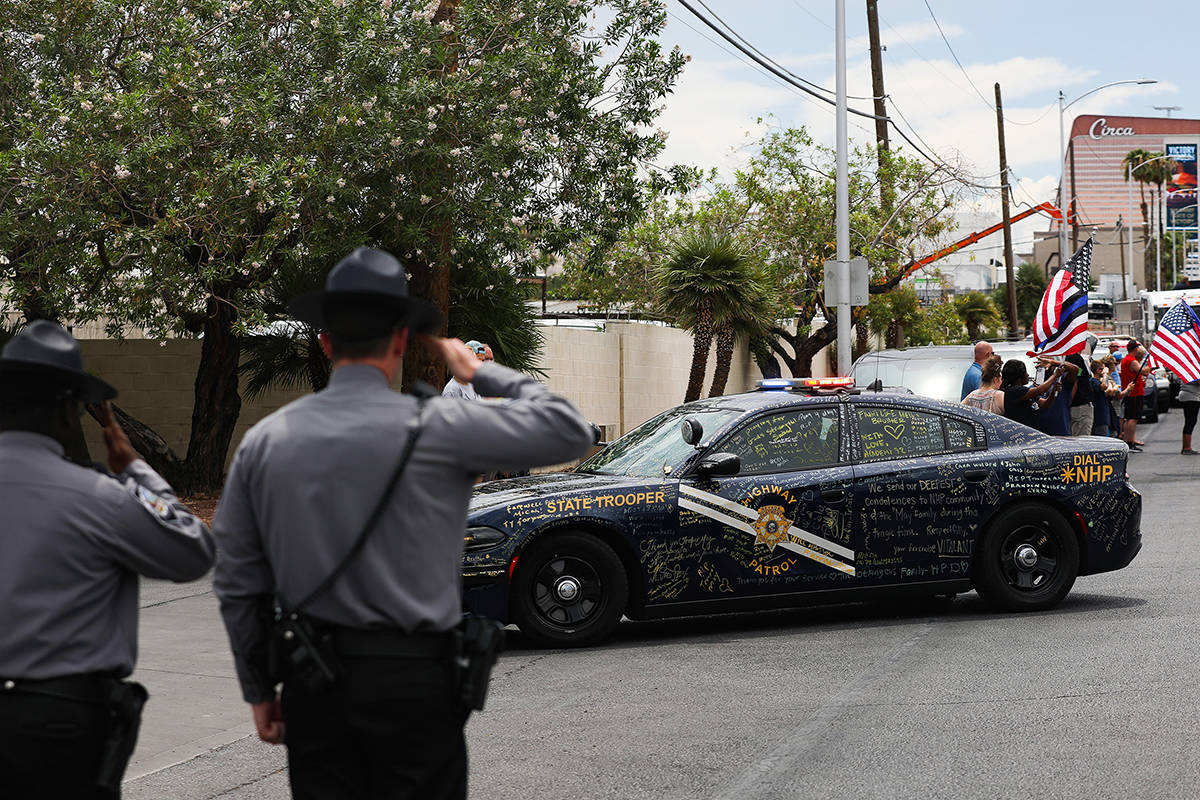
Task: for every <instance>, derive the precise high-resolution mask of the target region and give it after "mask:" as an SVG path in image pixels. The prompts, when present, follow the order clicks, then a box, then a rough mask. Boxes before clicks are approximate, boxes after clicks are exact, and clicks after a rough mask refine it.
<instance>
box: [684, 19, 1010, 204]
mask: <svg viewBox="0 0 1200 800" xmlns="http://www.w3.org/2000/svg"><path fill="white" fill-rule="evenodd" d="M697 2H701V0H697ZM679 4H680V5H682V6H683V7H684V8H686V9H687V10H688V11H690V12H691V13H692V15H693V16H695V17H696V18H697V19H699V20H700V21H701V22H703V23H704V24H705V25H706V26H707V27H708V28H710V29H711V30H712V31H713V32H715V33H716V34H717V35H718V36H720V37H721V38H722V39H724V40H725V41H727V42H728V43H729V44H731V45H733V46H734V47H735V48H737V49H738V50H739V51H740V52H741V53H743V54H744V55H746V56H747V57H748V58H750V59H751V60H752V61H754V62H755V63H756V64H758V65H759V66H760V67H762V68H763V69H765V70H767V71H768V72H770V73H771V74H772V75H774V76H775V77H776V78H778V79H779V80H781V81H784V82H786V83H789V84H791V85H792V86H794V87H796V88H797V89H799V90H800V91H802V92H804V93H805V94H807V95H809V96H811V97H814V98H816V99H817V100H820V101H821V102H823V103H826V104H828V105H831V106H832V105H836V102H835V101H834V100H832V99H830V98H828V97H825V96H824V95H821V94H818V93H817V92H815V91H814V90H812V89H810V88H809V87H808V86H805V85H804V84H802V83H799V82H798V81H796V80H794V79H793V78H792V77H789V76H788V75H787V74H786V73H784V72H781V71H780V70H779V69H777V68H776V67H775V66H772V64H771V63H769V62H768V61H766V60H764V59H763V58H760V57H759V56H758V55H756V54H755V53H754V52H752V51H751V50H750V49H749V48H748V47H747V46H745V45H743V44H741V42H739V41H737V40H735V39H734V38H733V37H732V36H730V34H728V33H726V32H725V31H723V30H721V28H719V27H717V25H716V24H715V23H714V22H713V21H712V20H710V19H709V18H708V17H706V16H705V15H704V14H702V13H700V12H699V11H698V10H696V8H695V7H694V6H693V5H692V4H691V3H689V2H688V0H679ZM706 8H707V6H706ZM846 110H847V111H848V112H849V113H851V114H854V115H856V116H859V117H864V118H866V119H871V120H883V121H884V122H887V123H888V124H889V125H891V126H892V129H893V130H894V131H895V132H896V133H897V135H899V136H900V138H901V139H903V140H904V141H905V142H907V143H908V145H909V147H911V148H912V149H913V150H914V151H916V152H917V153H918V154H920V155H921V157H922V158H924V159H925V160H926V161H928V162H929V163H931V164H933V165H934V166H935V167H938V168H939V169H943V170H945V171H946V172H947V173H948V174H949V175H950V176H951V178H953V179H954V180H955V181H957V182H958V183H961V184H963V185H964V186H970V187H973V188H976V189H985V190H989V191H996V190H999V189H1000V188H1001V187H999V186H986V185H983V184H980V183H977V182H974V181H970V180H967V179H965V178H962V177H959V176H957V175H955V173H954V170H952V169H950V167H949V165H947V164H946V163H945V162H944V161H941V160H939V159H936V158H934V157H933V156H931V155H929V154H928V153H926V152H925V151H924V150H922V149H921V148H920V146H918V145H917V143H916V142H914V141H913V140H912V139H911V138H910V137H909V135H908V134H907V133H905V132H904V129H903V128H901V127H900V126H899V125H898V124H897V123H896V121H895V120H893V119H892V118H891V117H887V116H878V115H876V114H870V113H867V112H866V111H859V110H858V109H856V108H847V109H846ZM906 122H907V121H906ZM909 127H912V126H911V124H909ZM913 133H914V134H915V133H916V130H915V129H914V130H913ZM926 146H927V147H928V145H926ZM930 149H933V148H930Z"/></svg>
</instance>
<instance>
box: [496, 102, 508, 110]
mask: <svg viewBox="0 0 1200 800" xmlns="http://www.w3.org/2000/svg"><path fill="white" fill-rule="evenodd" d="M496 110H497V111H508V103H501V104H500V105H498V106H496Z"/></svg>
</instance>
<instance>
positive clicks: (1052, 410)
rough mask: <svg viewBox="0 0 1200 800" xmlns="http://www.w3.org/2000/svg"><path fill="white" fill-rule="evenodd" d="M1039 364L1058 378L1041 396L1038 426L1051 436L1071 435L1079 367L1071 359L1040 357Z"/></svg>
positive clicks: (1047, 372)
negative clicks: (1072, 409) (1072, 408)
mask: <svg viewBox="0 0 1200 800" xmlns="http://www.w3.org/2000/svg"><path fill="white" fill-rule="evenodd" d="M1038 366H1039V367H1040V368H1042V369H1044V370H1045V371H1046V374H1048V375H1050V374H1053V375H1056V376H1057V378H1056V380H1055V382H1054V384H1053V386H1051V388H1050V389H1049V390H1048V391H1047V392H1046V394H1045V395H1044V397H1042V398H1041V403H1042V404H1041V413H1040V414H1039V415H1038V424H1037V428H1038V430H1040V431H1041V432H1042V433H1045V434H1049V435H1050V436H1070V435H1071V400H1072V398H1073V397H1074V396H1075V389H1076V387H1077V386H1078V384H1079V380H1078V378H1079V376H1078V374H1077V372H1076V371H1077V370H1078V367H1077V366H1076V365H1075V364H1074V363H1071V362H1069V361H1064V360H1057V359H1053V358H1046V357H1039V358H1038Z"/></svg>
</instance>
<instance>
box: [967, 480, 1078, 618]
mask: <svg viewBox="0 0 1200 800" xmlns="http://www.w3.org/2000/svg"><path fill="white" fill-rule="evenodd" d="M1078 574H1079V541H1078V540H1077V539H1076V538H1075V532H1074V531H1072V530H1071V527H1070V525H1069V524H1068V523H1067V521H1066V520H1065V519H1063V517H1062V515H1061V514H1059V513H1058V512H1057V511H1055V510H1054V509H1052V508H1049V507H1047V506H1044V505H1039V504H1036V503H1023V504H1020V505H1016V506H1013V507H1012V508H1008V509H1005V510H1004V511H1001V512H1000V513H999V514H998V515H997V516H996V518H995V519H994V520H992V522H991V524H990V525H988V528H987V530H986V531H985V532H984V534H983V537H982V539H981V540H980V542H979V547H978V549H977V550H976V553H975V565H974V584H975V590H976V591H977V592H978V593H979V596H980V597H982V598H983V600H984V601H985V602H986V603H987V604H988V605H990V606H992V607H993V608H995V609H998V610H1003V611H1042V610H1044V609H1047V608H1053V607H1054V606H1056V605H1058V604H1059V603H1060V602H1061V601H1062V599H1063V598H1064V597H1066V596H1067V592H1069V591H1071V586H1073V585H1074V583H1075V577H1076V576H1077V575H1078Z"/></svg>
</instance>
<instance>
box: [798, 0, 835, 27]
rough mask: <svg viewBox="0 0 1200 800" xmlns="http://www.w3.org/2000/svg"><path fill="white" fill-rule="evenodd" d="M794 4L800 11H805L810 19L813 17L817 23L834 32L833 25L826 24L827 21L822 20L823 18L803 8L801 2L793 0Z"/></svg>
mask: <svg viewBox="0 0 1200 800" xmlns="http://www.w3.org/2000/svg"><path fill="white" fill-rule="evenodd" d="M792 3H793V4H794V5H795V6H796V8H798V9H800V10H801V11H803V12H804V13H805V14H808V15H809V16H810V17H812V18H813V19H815V20H816V21H817V22H819V23H821V24H822V25H824V26H825V27H826V28H829V30H833V26H832V25H830V24H829V23H828V22H826V21H825V20H823V19H821V18H820V17H818V16H817V15H816V14H814V13H813V12H811V11H809V10H808V9H807V8H805V7H804V6H802V5H801V4H800V0H792Z"/></svg>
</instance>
